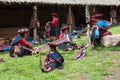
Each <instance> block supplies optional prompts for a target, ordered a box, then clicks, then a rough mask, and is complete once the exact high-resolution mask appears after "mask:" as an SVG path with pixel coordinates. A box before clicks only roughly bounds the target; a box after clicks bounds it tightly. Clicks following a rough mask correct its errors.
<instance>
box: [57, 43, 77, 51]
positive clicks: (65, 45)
mask: <svg viewBox="0 0 120 80" xmlns="http://www.w3.org/2000/svg"><path fill="white" fill-rule="evenodd" d="M58 48H59V49H61V50H63V51H68V50H69V49H71V50H74V49H76V48H77V45H76V44H75V43H71V42H64V43H62V44H60V45H59V47H58Z"/></svg>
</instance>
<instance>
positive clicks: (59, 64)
mask: <svg viewBox="0 0 120 80" xmlns="http://www.w3.org/2000/svg"><path fill="white" fill-rule="evenodd" d="M48 45H49V47H50V51H49V52H48V53H47V55H46V58H45V60H44V68H43V69H42V71H43V72H49V71H51V70H53V69H55V68H58V69H61V68H63V62H64V58H63V57H62V56H61V54H60V53H59V52H58V51H57V50H56V46H58V45H57V44H55V43H52V42H49V43H48Z"/></svg>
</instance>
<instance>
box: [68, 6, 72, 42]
mask: <svg viewBox="0 0 120 80" xmlns="http://www.w3.org/2000/svg"><path fill="white" fill-rule="evenodd" d="M69 13H71V5H69ZM71 31H72V19H71V18H70V24H69V35H70V40H71V41H72V38H71V36H72V35H71Z"/></svg>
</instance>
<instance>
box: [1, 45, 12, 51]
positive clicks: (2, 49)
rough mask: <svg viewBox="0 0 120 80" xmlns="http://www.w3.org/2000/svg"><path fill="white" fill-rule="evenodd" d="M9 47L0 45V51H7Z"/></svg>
mask: <svg viewBox="0 0 120 80" xmlns="http://www.w3.org/2000/svg"><path fill="white" fill-rule="evenodd" d="M9 50H10V46H8V45H5V44H0V51H9Z"/></svg>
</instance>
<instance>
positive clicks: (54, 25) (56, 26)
mask: <svg viewBox="0 0 120 80" xmlns="http://www.w3.org/2000/svg"><path fill="white" fill-rule="evenodd" d="M51 16H52V18H53V20H52V21H51V22H48V23H49V24H50V25H51V26H52V29H51V36H54V37H55V39H54V40H56V39H58V36H59V34H60V30H59V19H58V14H57V13H51Z"/></svg>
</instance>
